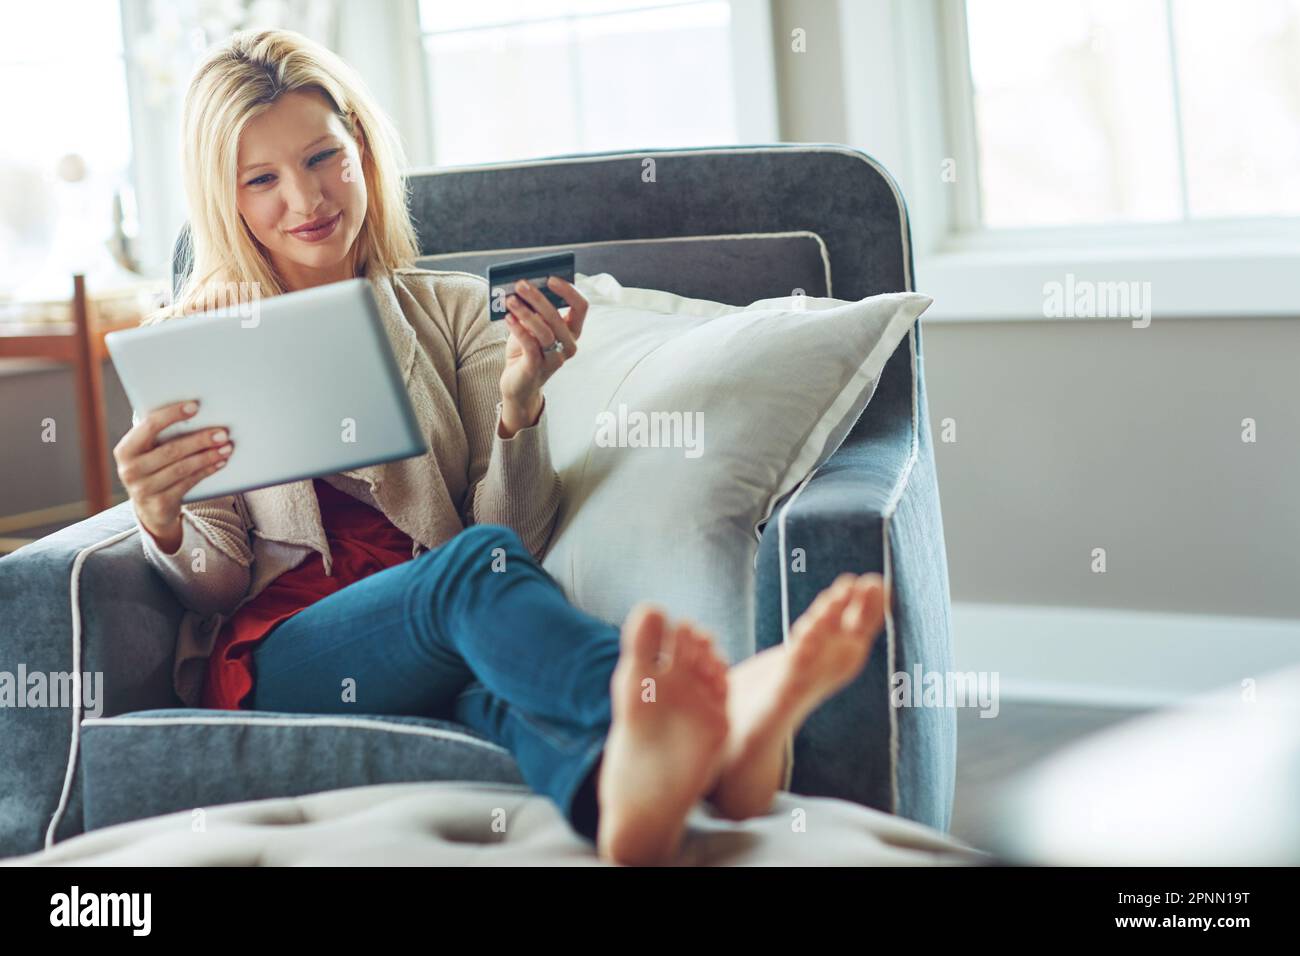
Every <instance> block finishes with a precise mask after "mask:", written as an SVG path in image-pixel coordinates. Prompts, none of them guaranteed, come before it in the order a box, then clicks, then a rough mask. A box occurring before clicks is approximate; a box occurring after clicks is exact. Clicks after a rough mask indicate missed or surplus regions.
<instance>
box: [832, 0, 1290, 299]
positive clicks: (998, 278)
mask: <svg viewBox="0 0 1300 956" xmlns="http://www.w3.org/2000/svg"><path fill="white" fill-rule="evenodd" d="M839 13H840V28H841V38H840V42H841V44H842V46H843V48H844V49H845V50H854V51H856V52H857V54H858V55H857V56H853V57H849V56H846V57H845V58H844V63H845V84H844V85H845V89H844V94H845V113H846V116H845V120H846V129H847V134H848V139H849V142H850V144H851V145H853V146H855V147H857V148H860V149H862V150H864V151H865V152H867V153H869V154H871V155H872V156H874V157H876V158H877V159H879V160H880V161H881V162H883V163H884V165H885V166H886V168H887V169H889V170H890V172H891V173H892V174H893V175H894V176H895V178H896V179H898V181H899V183H900V186H901V187H902V190H903V195H904V197H905V198H907V199H908V200H910V204H909V212H910V214H911V220H912V223H911V224H912V240H913V255H914V258H915V260H916V275H917V277H918V288H919V289H920V290H921V291H923V292H926V293H927V294H929V295H932V296H933V297H934V299H935V303H934V305H933V306H931V308H930V309H929V311H927V313H926V320H927V321H935V320H938V321H961V320H981V321H988V320H1037V321H1074V320H1072V319H1057V318H1047V317H1045V316H1044V315H1043V293H1042V290H1043V286H1044V285H1045V284H1046V283H1048V282H1060V281H1062V280H1063V279H1064V277H1065V275H1066V274H1067V273H1073V274H1074V275H1075V276H1076V278H1078V279H1091V280H1093V281H1100V282H1108V281H1122V280H1143V281H1150V282H1151V283H1152V286H1151V288H1152V291H1153V295H1152V312H1153V317H1154V318H1203V317H1236V316H1241V317H1247V316H1252V317H1253V316H1286V317H1300V296H1298V295H1297V294H1296V291H1295V287H1296V283H1295V281H1294V280H1291V281H1290V282H1288V281H1287V280H1286V278H1285V276H1286V275H1288V274H1290V275H1295V274H1298V273H1300V217H1276V218H1272V217H1270V218H1239V219H1201V220H1194V221H1190V222H1189V221H1182V222H1172V223H1120V224H1107V225H1078V226H1056V227H1033V228H1028V227H1027V228H1004V229H985V228H984V227H983V226H982V225H980V198H979V167H978V160H977V155H978V151H977V149H976V131H975V117H974V109H973V104H972V92H973V91H972V84H971V77H970V66H969V46H968V43H967V39H966V15H965V13H966V11H965V0H862V2H857V0H855V2H841V3H840V7H839ZM1180 149H1181V145H1180ZM948 158H950V159H953V160H955V162H956V167H955V168H956V173H957V182H956V183H954V184H946V183H943V182H942V181H941V180H940V165H939V163H940V161H941V160H942V159H948ZM954 187H955V188H954ZM1117 320H1118V321H1128V320H1127V319H1117ZM1104 321H1109V320H1104Z"/></svg>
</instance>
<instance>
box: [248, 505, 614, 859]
mask: <svg viewBox="0 0 1300 956" xmlns="http://www.w3.org/2000/svg"><path fill="white" fill-rule="evenodd" d="M498 549H499V550H498ZM618 654H619V630H618V628H617V627H615V626H613V625H612V624H609V623H607V622H605V621H601V620H598V619H597V618H595V617H592V616H591V615H590V614H587V613H586V612H584V611H581V610H579V609H578V608H575V607H574V606H573V605H572V604H570V603H569V601H568V599H567V598H566V597H565V595H564V592H563V590H561V588H560V586H559V584H558V583H557V582H556V581H555V579H554V578H552V577H551V576H550V575H549V574H548V573H547V572H546V570H545V569H544V568H542V566H541V565H540V564H538V563H537V561H536V560H535V559H534V558H533V556H532V555H531V554H529V552H528V549H527V548H526V547H525V546H524V544H523V542H522V541H520V539H519V536H518V535H517V534H516V533H515V532H514V531H512V530H511V529H509V528H505V527H502V526H500V525H471V526H470V527H469V528H466V529H465V530H464V531H462V532H461V533H460V534H458V535H456V537H455V538H453V539H451V540H450V541H447V542H445V543H444V544H442V545H441V546H439V547H437V548H435V549H433V550H432V551H426V552H424V553H423V554H421V555H420V556H419V557H417V558H414V559H412V560H410V561H407V562H405V563H403V564H399V565H396V566H394V567H391V568H386V569H385V570H383V571H379V572H377V573H375V574H372V575H370V576H369V577H366V578H363V579H361V580H360V581H356V582H354V583H352V584H350V585H348V586H347V587H344V588H342V589H341V590H339V591H336V592H335V593H334V594H331V595H328V596H327V597H324V598H322V599H320V600H319V601H317V602H316V603H315V604H312V605H311V606H310V607H307V608H305V609H304V610H302V611H299V612H298V613H297V614H295V615H294V616H293V617H291V618H288V619H287V620H285V621H282V622H280V623H279V624H278V625H277V626H276V627H275V628H273V629H272V630H271V632H270V633H269V634H267V635H266V636H265V637H264V638H263V639H262V640H261V641H260V642H259V643H258V645H257V647H256V648H255V649H254V651H253V694H252V696H251V697H250V698H249V702H248V703H247V704H246V706H248V707H251V708H252V709H255V710H272V711H283V712H288V713H330V714H337V713H358V712H360V713H366V714H406V715H414V716H424V717H432V718H439V719H447V720H455V721H458V722H459V723H462V724H465V725H466V726H468V727H470V728H472V729H474V730H476V731H478V732H479V733H481V734H483V735H484V736H486V737H488V738H489V739H491V740H493V741H496V742H497V743H499V744H500V745H501V746H503V747H505V748H506V749H508V750H509V751H510V752H511V753H512V754H513V755H514V757H515V761H516V763H517V764H518V765H519V771H520V774H521V775H522V776H523V778H524V780H525V781H527V783H528V785H529V786H530V787H532V788H533V790H535V791H537V792H538V793H542V794H545V795H546V796H548V797H550V798H551V799H552V800H553V801H555V803H556V805H557V806H558V807H559V808H560V811H561V812H562V813H563V814H564V816H565V819H567V820H568V821H569V824H570V826H572V827H573V829H574V830H575V831H576V832H577V833H579V834H581V835H582V836H584V837H586V838H587V839H589V840H593V841H594V839H595V833H596V823H597V807H596V799H595V796H596V794H595V780H596V774H597V772H598V770H599V766H600V758H601V755H602V753H603V750H604V746H605V736H606V734H607V733H608V730H609V723H610V719H611V715H610V699H609V682H610V678H611V676H612V674H613V671H614V665H615V664H616V663H617V662H618ZM348 679H351V680H353V681H355V685H353V686H355V688H356V695H355V697H356V699H355V701H351V702H349V701H344V700H343V699H342V697H343V694H342V689H343V687H344V684H343V681H345V680H348Z"/></svg>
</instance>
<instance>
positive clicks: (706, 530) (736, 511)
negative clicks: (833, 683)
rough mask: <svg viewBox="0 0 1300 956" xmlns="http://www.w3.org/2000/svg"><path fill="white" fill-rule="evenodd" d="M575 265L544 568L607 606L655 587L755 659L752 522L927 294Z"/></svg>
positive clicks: (555, 385)
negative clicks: (556, 493) (629, 274)
mask: <svg viewBox="0 0 1300 956" xmlns="http://www.w3.org/2000/svg"><path fill="white" fill-rule="evenodd" d="M576 279H577V281H576V282H575V285H576V286H577V288H578V290H579V291H580V292H582V294H583V295H584V296H585V297H586V298H587V300H588V302H589V303H590V308H589V310H588V314H587V318H586V322H585V324H584V326H583V331H582V336H581V339H580V341H579V348H578V353H577V354H576V355H575V356H573V357H572V358H570V359H569V360H568V361H566V362H565V364H564V366H563V367H561V368H560V369H559V371H557V372H556V374H555V375H553V376H552V377H551V379H550V380H549V381H548V382H547V384H546V388H545V393H546V401H547V414H548V423H549V424H548V428H549V433H550V443H551V456H552V460H553V462H554V464H555V468H556V470H557V471H558V472H559V473H560V477H561V481H562V484H563V494H562V500H561V504H560V514H559V517H558V518H557V523H556V528H555V531H554V533H553V534H552V536H551V540H550V543H549V546H548V551H547V553H546V556H545V559H544V566H545V568H546V570H547V571H548V572H549V573H550V574H551V575H552V577H554V578H555V579H556V580H557V581H558V582H559V583H560V585H561V586H562V587H563V588H564V590H565V592H566V594H567V595H568V597H569V599H570V601H572V602H573V603H574V604H575V605H577V606H578V607H580V608H582V609H584V610H586V611H588V612H589V613H591V614H594V615H595V616H596V617H599V618H601V619H602V620H606V621H609V622H611V623H619V622H621V621H622V620H623V618H624V617H625V616H626V615H627V613H628V611H629V610H631V608H632V606H633V605H635V604H636V603H638V602H639V601H642V600H646V601H652V602H654V603H657V604H659V605H660V606H662V607H663V608H664V609H665V610H666V611H667V612H668V613H669V614H670V615H673V616H678V615H683V616H688V617H690V618H691V619H692V620H694V621H695V622H697V623H699V624H701V625H702V626H704V627H705V628H707V629H708V630H709V631H711V632H712V634H713V635H714V637H715V639H716V641H717V643H718V646H719V649H720V650H721V651H722V652H723V653H724V654H725V655H726V657H727V658H728V660H729V661H730V662H732V663H734V662H736V661H738V660H741V659H743V658H745V657H748V656H749V655H750V654H752V653H753V652H754V637H753V618H754V582H753V574H754V563H755V560H756V557H757V551H758V542H759V532H758V528H759V526H760V525H761V524H762V523H763V522H764V521H766V520H767V518H768V517H769V515H771V513H772V509H773V507H774V506H775V505H776V503H777V502H778V501H780V500H781V498H782V497H783V496H784V495H786V494H787V493H788V492H790V491H792V490H793V489H794V488H795V487H796V486H797V485H798V484H799V483H800V482H801V481H802V480H803V479H804V478H805V477H806V476H807V475H808V473H809V472H811V471H812V470H813V469H815V468H817V467H818V466H820V465H821V464H822V462H824V461H825V460H826V459H827V458H829V457H830V456H831V455H832V454H833V453H834V452H835V450H836V449H837V448H838V447H839V445H840V444H841V442H843V440H844V437H845V436H846V435H847V434H848V432H849V431H850V429H851V428H852V427H853V424H854V423H855V422H856V421H857V420H858V417H859V415H860V414H862V411H863V409H864V407H865V406H866V405H867V403H868V401H869V399H870V398H871V395H872V393H873V392H874V391H875V388H876V383H877V381H878V379H879V377H880V373H881V370H882V369H883V368H884V365H885V361H886V360H887V359H888V358H889V356H890V355H892V354H893V352H894V349H895V348H897V347H898V345H899V343H900V342H902V341H903V339H904V338H905V337H906V336H907V334H908V331H909V330H910V329H911V328H912V325H913V323H915V321H916V319H917V317H918V316H919V315H920V314H921V313H922V312H923V311H925V309H926V307H927V306H929V304H930V301H931V300H930V298H929V297H928V296H924V295H920V294H917V293H911V292H899V293H890V294H887V295H877V296H872V297H870V298H866V299H862V300H860V301H856V302H850V301H845V300H841V299H831V298H817V297H811V296H802V295H799V296H787V297H784V298H776V299H762V300H760V301H757V302H754V303H752V304H750V305H748V306H743V307H742V306H732V305H725V304H722V303H718V302H709V301H706V300H702V299H689V298H686V297H684V296H679V295H673V294H671V293H668V292H662V291H658V290H652V289H636V288H625V287H623V286H621V285H620V284H619V283H618V281H617V280H616V279H615V278H614V277H613V276H611V275H609V274H608V273H601V274H599V275H594V276H586V275H581V274H579V275H578V276H577V277H576Z"/></svg>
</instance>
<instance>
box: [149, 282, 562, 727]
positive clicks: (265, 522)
mask: <svg viewBox="0 0 1300 956" xmlns="http://www.w3.org/2000/svg"><path fill="white" fill-rule="evenodd" d="M371 286H372V288H373V289H374V292H375V298H376V300H377V302H378V304H379V314H380V316H381V317H382V319H383V323H384V327H385V330H386V331H387V333H388V337H389V340H390V342H391V344H392V346H393V354H394V355H395V357H396V359H397V365H398V368H400V369H401V371H402V381H403V382H404V383H405V384H406V387H407V392H408V393H409V394H410V397H411V404H412V406H413V407H414V409H415V414H416V419H417V421H418V422H419V425H420V430H421V432H422V433H423V434H424V436H425V438H426V439H427V440H428V445H429V451H428V452H427V453H425V454H424V455H420V456H417V457H412V458H406V459H403V460H401V461H391V462H387V463H385V464H382V465H371V466H367V467H364V468H358V469H355V470H353V471H345V472H342V473H341V474H338V475H330V476H327V477H325V479H324V480H326V481H328V482H329V483H330V484H332V485H333V486H334V487H336V488H339V489H340V490H342V491H345V492H347V493H349V494H351V495H353V496H354V497H357V498H359V499H361V500H362V501H365V502H366V503H368V504H370V505H372V506H374V507H376V508H378V509H379V510H381V511H382V512H383V513H384V514H385V515H386V516H387V517H388V519H389V520H390V521H392V522H393V524H395V525H396V526H397V527H398V528H399V529H400V530H402V531H403V532H405V533H406V534H407V535H409V536H410V537H411V538H412V540H413V541H414V545H413V548H412V553H411V556H412V557H413V558H414V557H416V556H418V555H419V554H420V553H421V552H422V551H427V550H432V549H433V548H436V547H437V546H438V545H440V544H442V543H443V542H445V541H448V540H449V539H451V538H452V537H454V536H455V535H456V534H457V533H458V532H460V531H461V530H462V529H463V528H464V527H465V526H467V525H470V524H502V525H506V526H507V527H510V528H513V529H514V530H515V531H516V532H517V533H518V534H519V536H520V538H521V539H522V540H523V542H524V544H525V545H526V546H527V547H528V549H529V550H530V551H531V552H532V553H533V554H534V555H535V556H536V557H537V558H539V559H540V558H541V557H542V555H543V553H544V551H545V548H546V544H547V542H548V540H549V538H550V535H551V531H552V530H553V527H554V524H555V517H556V513H557V511H558V508H559V501H560V478H559V475H558V474H556V472H555V469H554V468H553V467H552V465H551V457H550V447H549V444H548V442H547V435H546V406H545V404H543V406H542V413H541V417H540V418H539V419H538V421H537V422H536V424H534V425H532V426H531V427H529V428H524V429H521V430H519V431H518V432H516V433H515V434H514V435H513V436H512V437H511V438H509V439H502V438H501V436H500V435H499V434H498V433H497V424H498V422H499V419H500V414H501V400H500V390H499V381H500V378H501V371H502V369H503V367H504V364H505V341H506V338H507V336H508V334H509V333H508V332H507V330H506V327H505V323H504V322H491V321H489V319H488V308H487V304H488V299H487V281H486V280H485V279H483V278H482V277H480V276H475V275H472V274H470V273H467V272H432V271H429V270H426V269H401V270H398V271H397V273H396V274H395V275H394V276H393V277H392V278H374V279H371ZM136 420H138V417H137V419H136ZM233 437H234V440H235V443H236V447H235V454H236V455H237V454H239V447H238V436H233ZM181 513H182V519H181V525H182V531H183V537H182V541H181V546H180V547H179V548H178V549H177V551H176V553H175V554H173V555H168V554H165V553H163V552H162V551H161V550H160V549H159V547H158V545H157V543H156V542H155V541H154V539H153V536H152V535H150V534H149V533H148V532H147V531H145V530H144V529H143V528H140V540H141V542H142V543H143V547H144V554H145V558H146V559H147V560H148V561H149V563H150V564H152V565H153V566H154V567H155V568H156V569H157V570H158V572H159V573H160V574H161V575H162V577H163V578H164V579H165V580H166V581H167V583H168V585H169V586H170V587H171V589H172V591H173V592H175V594H176V596H177V598H178V599H179V600H180V603H181V604H182V605H183V606H184V607H185V609H186V612H185V614H184V616H183V617H182V619H181V625H180V632H179V634H178V635H177V640H176V657H175V663H174V669H173V675H172V676H173V681H174V684H175V688H176V693H177V694H178V695H179V696H180V698H181V700H182V701H184V702H185V704H186V706H189V707H198V706H200V700H201V696H202V690H203V681H204V678H205V676H206V672H207V661H208V657H209V656H210V655H211V653H212V646H213V643H214V642H215V640H216V636H217V632H218V631H219V630H220V629H221V625H222V623H223V622H224V621H226V620H228V619H229V618H230V616H231V615H233V614H234V612H235V611H236V610H237V609H238V608H239V607H241V606H242V605H243V604H245V603H247V602H248V601H251V600H252V599H253V598H255V597H257V595H258V594H259V593H261V591H262V590H263V589H264V588H266V586H267V585H268V584H270V583H271V582H272V581H274V580H275V579H276V578H277V577H279V576H280V575H281V574H283V573H284V572H285V571H288V570H290V569H292V568H294V567H296V566H297V565H298V564H300V563H301V562H302V561H303V559H304V558H306V557H307V556H308V555H310V554H311V553H312V552H313V551H315V552H317V553H319V554H320V556H321V559H322V562H323V565H324V568H325V573H326V574H332V573H333V571H332V561H331V555H330V551H329V543H328V541H327V540H326V537H325V530H324V528H323V527H322V525H321V516H320V505H319V502H318V501H317V499H316V494H315V492H314V490H313V489H312V483H311V481H310V480H309V479H308V480H302V481H293V482H289V483H287V484H281V485H273V486H271V487H269V488H259V489H257V490H255V491H248V492H244V493H243V494H237V495H226V496H224V497H219V498H211V499H208V500H206V501H201V502H195V503H194V504H188V505H182V506H181ZM138 524H139V522H138V520H137V525H138Z"/></svg>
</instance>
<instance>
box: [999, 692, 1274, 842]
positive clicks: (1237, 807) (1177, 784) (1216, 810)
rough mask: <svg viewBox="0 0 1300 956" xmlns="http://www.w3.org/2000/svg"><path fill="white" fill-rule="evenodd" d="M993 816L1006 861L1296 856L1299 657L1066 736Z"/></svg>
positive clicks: (1002, 797)
mask: <svg viewBox="0 0 1300 956" xmlns="http://www.w3.org/2000/svg"><path fill="white" fill-rule="evenodd" d="M991 824H992V830H993V835H992V837H991V843H992V847H991V848H992V849H993V850H994V852H995V853H997V854H998V855H999V856H1000V857H1001V858H1002V859H1004V860H1006V861H1008V862H1013V863H1029V864H1043V865H1061V866H1135V865H1141V866H1193V865H1194V866H1231V865H1239V866H1240V865H1244V866H1286V865H1291V866H1294V865H1296V864H1300V667H1295V668H1289V669H1287V670H1284V671H1278V672H1274V673H1272V674H1268V675H1265V676H1264V677H1261V678H1260V679H1259V680H1258V681H1257V682H1251V681H1243V682H1242V686H1234V687H1228V688H1225V689H1224V690H1222V691H1218V692H1215V693H1213V694H1207V695H1204V696H1202V697H1198V698H1195V699H1194V700H1193V701H1191V702H1189V703H1188V704H1186V705H1183V706H1180V707H1177V708H1174V709H1170V710H1166V711H1161V712H1159V713H1155V714H1150V715H1144V716H1142V717H1136V718H1134V719H1132V720H1130V721H1126V722H1124V723H1121V724H1117V725H1115V726H1114V727H1111V728H1108V729H1106V730H1104V731H1101V732H1099V733H1097V734H1095V735H1093V736H1090V737H1088V738H1086V739H1085V740H1082V741H1080V742H1078V743H1075V744H1073V745H1072V746H1070V747H1067V748H1066V749H1064V750H1062V751H1060V752H1059V753H1057V754H1054V755H1053V756H1052V757H1049V758H1047V759H1046V760H1044V761H1043V762H1042V763H1040V764H1037V765H1035V766H1034V767H1033V768H1031V769H1030V770H1028V771H1026V772H1025V773H1023V774H1022V775H1021V776H1019V777H1017V778H1016V779H1014V780H1013V781H1011V782H1010V783H1009V784H1007V785H1005V786H1004V788H1003V790H1002V791H1001V792H1000V794H999V798H998V799H997V800H996V801H995V804H994V809H993V811H992V813H991Z"/></svg>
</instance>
